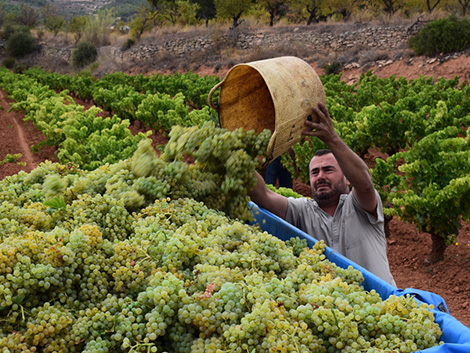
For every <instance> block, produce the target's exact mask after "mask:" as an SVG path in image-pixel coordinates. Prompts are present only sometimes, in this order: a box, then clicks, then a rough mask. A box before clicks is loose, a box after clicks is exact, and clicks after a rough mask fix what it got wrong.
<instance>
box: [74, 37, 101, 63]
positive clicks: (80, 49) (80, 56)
mask: <svg viewBox="0 0 470 353" xmlns="http://www.w3.org/2000/svg"><path fill="white" fill-rule="evenodd" d="M97 58H98V50H97V49H96V47H95V45H94V44H93V43H91V42H88V41H84V42H80V43H78V45H77V48H76V49H75V50H74V51H73V53H72V64H73V66H75V67H78V68H80V67H84V66H86V65H89V64H91V63H93V62H95V61H96V59H97Z"/></svg>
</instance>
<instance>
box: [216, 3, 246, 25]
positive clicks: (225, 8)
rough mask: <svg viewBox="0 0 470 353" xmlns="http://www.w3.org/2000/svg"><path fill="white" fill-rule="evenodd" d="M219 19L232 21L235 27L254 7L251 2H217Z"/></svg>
mask: <svg viewBox="0 0 470 353" xmlns="http://www.w3.org/2000/svg"><path fill="white" fill-rule="evenodd" d="M214 5H215V9H216V13H217V17H218V18H220V19H231V20H232V21H233V26H234V27H236V26H237V25H238V24H239V22H238V21H239V19H240V17H241V16H242V15H243V14H244V13H245V12H247V11H248V9H249V8H250V7H251V6H252V3H251V0H236V1H233V0H215V1H214Z"/></svg>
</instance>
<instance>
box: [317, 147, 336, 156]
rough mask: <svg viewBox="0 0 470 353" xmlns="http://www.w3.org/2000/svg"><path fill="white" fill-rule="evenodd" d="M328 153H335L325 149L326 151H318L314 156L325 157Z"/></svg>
mask: <svg viewBox="0 0 470 353" xmlns="http://www.w3.org/2000/svg"><path fill="white" fill-rule="evenodd" d="M328 153H333V152H331V151H330V150H329V149H327V148H325V149H322V150H317V151H316V152H315V154H314V155H313V156H314V157H319V156H324V155H325V154H328Z"/></svg>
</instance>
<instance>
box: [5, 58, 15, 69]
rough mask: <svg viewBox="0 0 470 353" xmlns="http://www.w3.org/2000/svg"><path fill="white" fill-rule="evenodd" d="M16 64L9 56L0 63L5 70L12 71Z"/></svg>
mask: <svg viewBox="0 0 470 353" xmlns="http://www.w3.org/2000/svg"><path fill="white" fill-rule="evenodd" d="M15 64H16V60H15V58H12V57H11V56H9V57H7V58H5V59H3V61H2V65H3V66H5V67H6V68H7V69H10V70H11V69H13V67H14V66H15Z"/></svg>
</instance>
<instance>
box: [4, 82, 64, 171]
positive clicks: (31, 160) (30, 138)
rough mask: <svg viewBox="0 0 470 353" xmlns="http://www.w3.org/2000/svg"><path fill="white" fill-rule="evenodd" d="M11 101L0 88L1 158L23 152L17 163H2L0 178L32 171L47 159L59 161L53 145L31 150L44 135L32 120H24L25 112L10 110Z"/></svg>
mask: <svg viewBox="0 0 470 353" xmlns="http://www.w3.org/2000/svg"><path fill="white" fill-rule="evenodd" d="M10 103H11V99H9V98H8V97H7V95H6V93H5V92H3V91H1V90H0V160H3V159H4V158H5V156H6V155H7V154H10V155H14V154H17V153H21V157H20V158H19V159H18V161H17V162H16V163H4V164H1V165H0V179H3V178H4V177H5V176H8V175H12V174H16V173H18V172H20V171H22V170H23V171H25V172H30V171H31V170H33V169H34V168H36V167H37V166H38V164H39V163H41V162H43V161H45V160H46V159H49V160H52V161H57V158H56V156H55V148H54V147H53V146H45V147H44V148H43V149H42V150H41V151H39V152H36V153H33V152H32V151H31V146H33V145H34V144H36V143H38V142H40V141H42V140H43V139H44V136H43V135H42V134H41V133H39V132H38V131H37V129H36V127H35V126H34V125H33V124H32V123H31V122H29V121H24V120H23V118H24V114H23V113H21V112H17V111H11V112H9V109H10V108H11V105H10ZM19 163H21V164H19ZM22 164H24V165H22Z"/></svg>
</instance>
